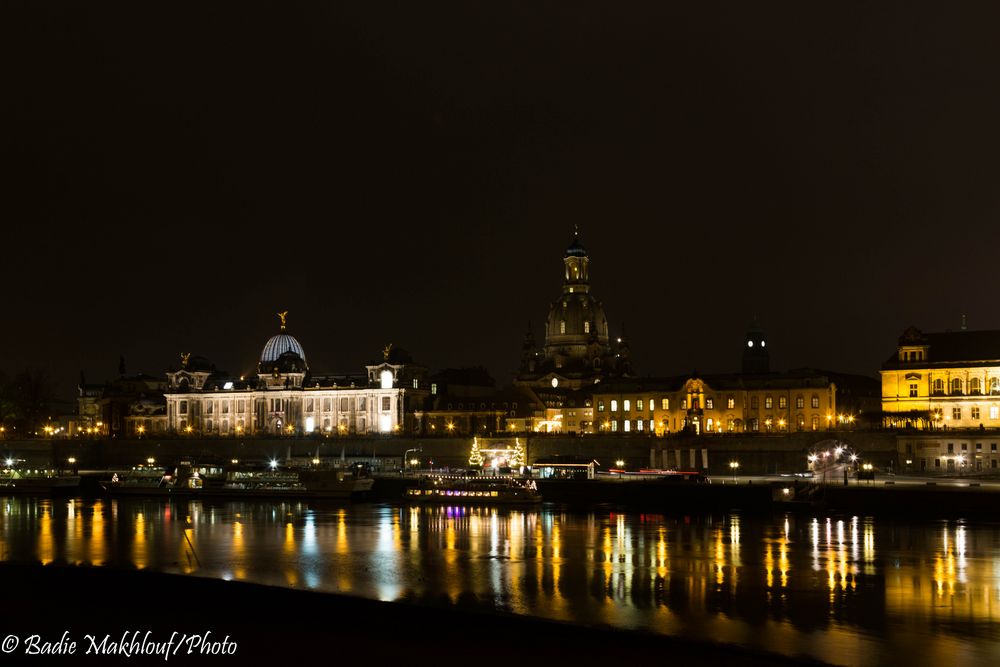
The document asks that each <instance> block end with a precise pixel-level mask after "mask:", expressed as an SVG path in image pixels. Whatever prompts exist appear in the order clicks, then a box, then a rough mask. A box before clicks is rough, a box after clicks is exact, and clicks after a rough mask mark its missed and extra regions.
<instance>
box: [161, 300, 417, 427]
mask: <svg viewBox="0 0 1000 667" xmlns="http://www.w3.org/2000/svg"><path fill="white" fill-rule="evenodd" d="M285 315H286V313H281V314H280V317H281V330H280V331H279V332H278V333H277V334H275V335H274V336H272V337H271V338H270V339H269V340H268V341H267V343H265V345H264V348H263V350H262V351H261V355H260V361H259V363H258V364H257V373H256V375H255V376H253V377H234V376H231V375H229V374H227V373H223V372H219V371H217V370H216V369H215V367H214V366H213V365H212V364H210V363H209V362H208V361H207V360H205V359H204V358H201V357H191V355H182V357H181V361H182V363H181V367H180V368H179V369H177V370H173V371H170V372H169V373H167V380H168V388H167V391H166V393H165V399H166V404H167V429H168V430H169V431H172V432H176V433H180V434H185V433H193V434H198V435H218V436H236V435H241V434H244V433H245V434H257V433H266V434H274V435H278V434H284V435H296V434H311V433H321V434H322V433H326V434H365V433H384V434H391V433H398V432H401V431H404V432H410V431H412V430H414V429H415V428H418V426H417V425H416V424H415V423H414V421H413V413H414V411H415V409H419V408H422V406H423V404H424V401H425V399H426V397H427V396H428V395H429V393H430V392H429V388H428V386H427V369H426V368H424V367H423V366H419V365H417V364H414V363H413V361H412V359H411V358H410V356H409V355H408V354H406V352H404V351H403V350H399V349H393V348H392V346H391V345H390V346H387V347H386V348H385V350H384V351H383V355H382V359H381V360H380V361H373V362H372V363H371V364H369V365H367V366H366V367H365V370H366V372H365V373H364V374H359V375H356V376H336V375H319V374H313V373H312V372H311V371H310V369H309V366H308V364H307V362H306V355H305V350H304V349H303V347H302V345H301V344H300V343H299V341H298V340H297V339H296V338H295V337H294V336H292V335H291V334H290V333H288V332H287V330H286V326H285Z"/></svg>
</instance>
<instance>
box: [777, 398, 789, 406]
mask: <svg viewBox="0 0 1000 667" xmlns="http://www.w3.org/2000/svg"><path fill="white" fill-rule="evenodd" d="M787 407H788V398H787V397H785V396H779V397H778V408H780V409H784V408H787Z"/></svg>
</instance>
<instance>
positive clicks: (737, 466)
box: [729, 461, 740, 484]
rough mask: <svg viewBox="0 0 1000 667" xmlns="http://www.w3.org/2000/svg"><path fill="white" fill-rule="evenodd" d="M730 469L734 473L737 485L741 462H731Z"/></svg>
mask: <svg viewBox="0 0 1000 667" xmlns="http://www.w3.org/2000/svg"><path fill="white" fill-rule="evenodd" d="M729 469H730V470H732V471H733V483H734V484H735V483H736V471H737V470H739V469H740V462H739V461H730V462H729Z"/></svg>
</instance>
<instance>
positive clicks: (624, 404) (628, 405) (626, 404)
mask: <svg viewBox="0 0 1000 667" xmlns="http://www.w3.org/2000/svg"><path fill="white" fill-rule="evenodd" d="M622 410H623V411H624V412H631V410H632V401H630V400H628V399H627V398H626V399H625V400H624V401H622ZM626 430H628V429H626Z"/></svg>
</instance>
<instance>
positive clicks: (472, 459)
mask: <svg viewBox="0 0 1000 667" xmlns="http://www.w3.org/2000/svg"><path fill="white" fill-rule="evenodd" d="M469 465H470V466H481V465H483V455H482V454H480V453H479V438H477V437H475V436H473V438H472V453H471V454H469Z"/></svg>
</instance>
